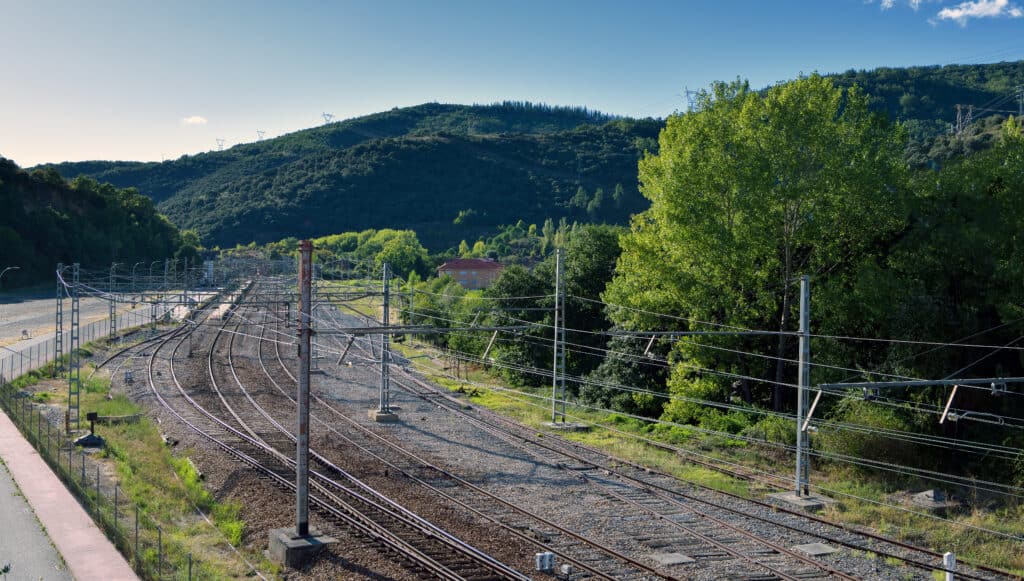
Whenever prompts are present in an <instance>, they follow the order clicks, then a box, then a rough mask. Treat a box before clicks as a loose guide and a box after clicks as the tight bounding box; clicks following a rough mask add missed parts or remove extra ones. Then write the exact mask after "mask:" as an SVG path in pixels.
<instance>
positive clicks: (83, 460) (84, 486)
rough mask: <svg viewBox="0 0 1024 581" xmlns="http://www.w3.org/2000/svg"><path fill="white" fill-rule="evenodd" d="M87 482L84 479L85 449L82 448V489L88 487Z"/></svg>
mask: <svg viewBox="0 0 1024 581" xmlns="http://www.w3.org/2000/svg"><path fill="white" fill-rule="evenodd" d="M87 485H88V483H87V482H86V481H85V450H82V490H85V489H86V488H88V486H87Z"/></svg>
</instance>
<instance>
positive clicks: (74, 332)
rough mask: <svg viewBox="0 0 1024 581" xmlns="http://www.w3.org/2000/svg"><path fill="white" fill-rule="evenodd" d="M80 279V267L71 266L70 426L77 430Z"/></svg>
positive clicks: (80, 386)
mask: <svg viewBox="0 0 1024 581" xmlns="http://www.w3.org/2000/svg"><path fill="white" fill-rule="evenodd" d="M78 277H79V266H78V263H77V262H76V263H74V264H73V265H71V281H72V282H71V289H70V294H71V344H70V345H69V346H68V426H69V427H70V426H72V425H73V426H74V429H76V430H78V429H80V428H81V417H80V414H79V404H80V403H81V401H80V398H81V393H82V377H81V366H82V363H81V352H80V351H79V347H80V346H81V345H80V340H81V338H80V337H79V332H80V330H81V329H80V325H79V322H80V318H81V311H80V310H79V304H78Z"/></svg>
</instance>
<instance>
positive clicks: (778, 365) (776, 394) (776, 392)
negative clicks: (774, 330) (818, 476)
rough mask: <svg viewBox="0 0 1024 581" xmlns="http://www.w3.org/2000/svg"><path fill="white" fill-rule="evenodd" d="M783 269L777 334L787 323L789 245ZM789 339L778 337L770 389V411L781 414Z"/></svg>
mask: <svg viewBox="0 0 1024 581" xmlns="http://www.w3.org/2000/svg"><path fill="white" fill-rule="evenodd" d="M784 253H785V257H784V263H785V267H784V269H783V271H784V276H783V279H782V280H783V283H782V314H781V316H780V317H779V332H780V333H785V332H786V325H787V323H788V322H789V282H790V279H791V278H792V275H793V273H792V268H793V266H792V253H791V252H790V250H789V244H786V246H785V250H784ZM788 339H789V337H788V336H787V335H779V348H778V351H777V352H776V354H775V356H776V357H778V359H776V360H775V385H774V386H773V388H774V389H772V410H774V411H776V412H781V411H783V409H784V406H783V402H784V400H785V393H786V392H785V388H784V387H783V386H782V385H780V384H782V383H783V382H784V380H785V378H786V362H785V361H783V360H782V359H783V358H784V357H785V356H786V345H787V343H788Z"/></svg>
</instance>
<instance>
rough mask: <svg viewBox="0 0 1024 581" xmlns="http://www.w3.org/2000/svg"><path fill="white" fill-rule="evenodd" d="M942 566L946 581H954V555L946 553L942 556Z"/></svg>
mask: <svg viewBox="0 0 1024 581" xmlns="http://www.w3.org/2000/svg"><path fill="white" fill-rule="evenodd" d="M942 566H943V568H945V569H946V581H954V579H956V574H955V573H954V571H955V570H956V553H946V554H944V555H942Z"/></svg>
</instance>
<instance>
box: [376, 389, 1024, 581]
mask: <svg viewBox="0 0 1024 581" xmlns="http://www.w3.org/2000/svg"><path fill="white" fill-rule="evenodd" d="M399 373H400V374H402V375H405V376H406V377H407V378H408V379H409V380H411V381H413V382H414V383H416V384H417V385H420V386H421V387H422V388H423V389H428V390H430V391H431V392H433V393H440V394H441V395H445V396H446V399H450V397H448V396H447V394H445V393H443V392H439V390H437V389H436V388H433V387H432V386H430V385H429V384H426V383H425V382H422V381H421V380H419V379H418V378H416V377H414V376H412V375H411V374H409V373H408V372H407V371H405V370H404V369H399ZM396 383H397V384H398V385H400V386H402V383H401V382H400V381H396ZM406 388H407V386H406ZM431 401H434V402H435V403H437V402H436V400H431ZM452 403H453V404H454V405H451V406H445V407H446V408H447V409H450V410H451V411H453V412H455V413H462V414H463V415H464V416H466V417H468V418H471V419H473V420H476V421H479V422H485V420H481V419H479V418H475V417H473V416H467V415H466V414H464V413H463V412H462V411H461V410H460V409H459V408H458V406H459V402H458V401H457V400H455V401H453V402H452ZM500 421H502V422H504V423H509V424H510V425H513V426H515V427H519V426H518V425H517V424H513V423H511V422H509V421H508V420H505V419H504V418H501V419H500ZM499 429H500V428H499ZM520 429H521V428H520ZM514 437H515V438H518V439H521V440H524V441H527V442H529V443H531V444H533V445H535V446H538V447H541V448H546V449H548V450H550V451H552V452H555V453H559V454H563V455H565V456H568V457H570V458H573V459H574V460H576V461H578V462H583V463H587V464H591V465H594V466H595V467H598V468H600V469H602V470H607V471H609V472H611V473H614V474H617V475H619V476H620V477H622V478H625V479H628V480H631V481H633V482H636V483H637V484H640V485H642V486H646V487H650V488H652V489H655V490H658V491H660V492H662V493H664V494H666V495H674V496H679V497H682V498H685V499H687V500H692V501H695V502H699V503H702V504H706V505H708V506H711V507H714V508H716V509H719V510H724V511H727V512H731V513H733V514H736V515H738V516H743V517H747V518H751V519H754V520H758V521H760V522H764V523H767V524H772V525H775V526H778V527H781V528H785V529H787V530H791V531H793V532H798V533H802V534H806V535H809V536H812V537H816V538H819V539H822V540H824V541H828V542H832V543H835V544H838V545H843V546H845V547H847V548H851V549H857V550H861V551H870V552H873V553H875V554H877V555H879V556H880V557H883V558H894V559H898V560H900V561H902V562H904V563H907V564H908V565H912V566H915V567H918V568H921V569H925V570H929V571H931V570H934V569H936V568H940V569H941V565H937V564H934V563H927V562H923V561H918V560H916V559H913V558H910V557H906V556H902V555H897V554H894V553H888V552H885V551H880V550H878V549H876V548H871V547H866V546H864V545H860V544H857V543H853V542H850V541H845V540H843V539H840V538H838V537H833V536H831V535H827V534H824V533H819V532H813V531H808V530H806V529H802V528H800V527H797V526H793V525H789V524H786V523H781V522H778V521H774V520H770V519H765V518H762V517H759V516H757V515H753V514H750V513H747V512H744V511H741V510H738V509H735V508H732V507H729V506H726V505H723V504H721V503H717V502H713V501H710V500H707V499H702V498H700V497H697V496H694V495H691V494H687V493H685V492H682V491H679V490H674V489H671V488H668V487H665V486H662V485H659V484H657V483H654V482H650V481H648V480H644V479H642V478H638V477H636V476H632V475H630V474H626V473H625V472H622V471H621V470H619V469H617V468H615V467H613V466H610V465H607V464H602V463H596V462H594V461H593V460H591V459H587V458H584V457H582V456H579V455H578V454H574V453H573V452H569V451H566V450H564V449H556V448H553V447H551V446H550V445H548V444H547V443H546V442H540V441H537V440H534V439H532V438H530V437H528V436H523V435H514ZM558 440H559V438H558V437H557V436H553V435H549V436H547V437H546V441H547V442H551V441H558ZM562 444H563V445H565V446H572V447H576V448H582V449H584V450H587V451H588V452H589V453H591V454H594V455H597V456H603V457H606V458H609V459H612V457H611V456H609V455H608V454H607V453H605V452H602V451H600V450H596V449H593V448H590V447H589V446H586V445H583V444H579V443H576V442H571V443H570V442H562ZM669 449H671V448H669ZM672 450H674V449H672ZM614 460H615V461H616V462H619V463H621V464H627V465H629V466H631V467H632V468H634V469H636V470H642V471H644V472H646V473H652V474H657V475H658V476H662V477H665V478H670V479H672V480H677V481H678V480H679V478H677V477H675V476H673V475H671V474H668V473H665V472H661V471H658V470H656V469H652V468H648V467H646V466H641V465H639V464H636V463H635V462H631V461H628V460H623V459H620V458H614ZM688 461H689V460H688ZM699 463H700V464H702V465H707V466H708V467H709V468H712V469H715V470H718V471H720V472H730V471H728V470H724V469H721V468H718V467H716V466H715V465H714V464H711V463H704V462H699ZM740 477H742V476H740ZM682 482H685V483H686V484H689V485H692V486H696V487H698V488H701V489H702V490H706V491H709V492H713V493H717V494H722V495H724V496H728V497H730V498H732V499H734V500H739V501H743V502H748V503H752V504H755V505H757V506H760V507H762V508H767V509H770V510H773V511H779V512H784V513H786V514H790V515H794V516H798V517H800V518H802V519H807V520H811V521H814V522H817V523H819V524H824V525H828V526H831V527H835V528H838V529H841V530H843V531H845V532H847V533H852V534H855V535H859V536H862V537H867V538H870V539H872V540H875V541H879V542H884V543H888V544H891V545H895V546H898V547H900V548H903V549H906V550H910V551H916V552H920V553H924V554H928V555H930V556H934V557H937V558H940V559H941V557H942V553H938V552H935V551H932V550H931V549H926V548H923V547H918V546H915V545H911V544H909V543H904V542H902V541H899V540H896V539H890V538H887V537H883V536H881V535H877V534H874V533H870V532H867V531H860V530H857V529H851V528H849V527H844V526H842V525H840V524H838V523H835V522H832V521H829V520H827V519H824V518H821V517H817V516H814V515H810V514H807V513H801V512H797V511H794V510H790V509H786V508H784V507H780V506H778V505H775V504H771V503H767V502H762V501H759V500H756V499H750V498H745V497H743V496H740V495H738V494H733V493H730V492H726V491H721V490H717V489H714V488H711V487H709V486H705V485H702V484H699V483H695V482H690V481H682ZM772 485H773V486H776V487H778V485H774V484H772ZM665 499H666V500H668V501H669V502H673V503H676V502H678V501H677V500H674V499H672V498H669V497H665ZM680 505H681V506H684V507H686V508H690V507H689V505H682V503H680ZM971 566H972V567H975V568H977V569H979V570H985V571H987V572H990V573H995V574H999V575H1005V576H1007V577H1010V578H1014V575H1013V574H1011V573H1009V572H1007V571H1002V570H999V569H994V568H990V567H986V566H983V565H981V566H979V565H973V564H971ZM957 576H958V577H963V578H965V579H973V580H978V581H984V580H985V579H986V578H984V577H978V576H975V575H971V574H970V573H966V572H957Z"/></svg>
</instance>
